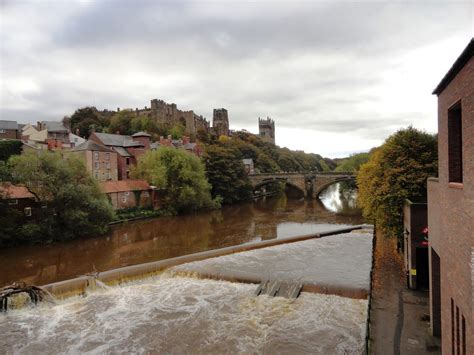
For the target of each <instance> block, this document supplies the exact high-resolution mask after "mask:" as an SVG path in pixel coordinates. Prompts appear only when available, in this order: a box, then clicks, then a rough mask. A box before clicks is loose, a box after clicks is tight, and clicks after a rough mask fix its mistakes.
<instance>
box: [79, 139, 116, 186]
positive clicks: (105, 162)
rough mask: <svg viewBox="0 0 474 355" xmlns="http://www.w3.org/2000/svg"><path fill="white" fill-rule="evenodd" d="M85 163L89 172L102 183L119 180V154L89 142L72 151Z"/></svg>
mask: <svg viewBox="0 0 474 355" xmlns="http://www.w3.org/2000/svg"><path fill="white" fill-rule="evenodd" d="M71 153H73V154H75V155H78V156H79V157H81V158H82V160H83V161H84V163H85V165H86V168H87V171H89V173H90V174H91V175H92V176H93V177H94V178H95V179H96V180H100V181H107V180H113V181H117V180H118V164H117V153H116V152H115V151H114V150H112V149H110V148H107V147H106V146H103V145H102V144H99V143H96V142H94V141H91V140H88V141H85V142H84V143H82V144H79V145H78V146H77V147H75V148H73V149H72V150H71Z"/></svg>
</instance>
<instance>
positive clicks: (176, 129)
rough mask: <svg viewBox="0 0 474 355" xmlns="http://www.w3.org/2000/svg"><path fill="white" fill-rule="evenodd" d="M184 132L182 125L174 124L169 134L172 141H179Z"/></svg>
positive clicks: (184, 128)
mask: <svg viewBox="0 0 474 355" xmlns="http://www.w3.org/2000/svg"><path fill="white" fill-rule="evenodd" d="M185 131H186V127H184V126H183V125H182V124H176V125H174V126H173V127H172V128H171V130H170V134H171V137H172V138H173V139H179V138H181V137H182V136H184V132H185Z"/></svg>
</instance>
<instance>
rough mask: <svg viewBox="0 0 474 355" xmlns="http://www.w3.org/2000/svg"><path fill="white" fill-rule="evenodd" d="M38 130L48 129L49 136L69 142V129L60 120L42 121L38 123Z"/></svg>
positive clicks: (64, 142)
mask: <svg viewBox="0 0 474 355" xmlns="http://www.w3.org/2000/svg"><path fill="white" fill-rule="evenodd" d="M37 128H38V131H43V130H46V131H47V132H48V133H47V138H46V140H48V139H51V140H55V141H61V142H62V143H63V144H69V130H68V129H67V128H66V127H65V126H64V125H63V123H62V122H59V121H41V122H38V124H37Z"/></svg>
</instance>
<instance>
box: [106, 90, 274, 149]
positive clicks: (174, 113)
mask: <svg viewBox="0 0 474 355" xmlns="http://www.w3.org/2000/svg"><path fill="white" fill-rule="evenodd" d="M118 111H120V108H117V112H118ZM104 112H105V113H109V114H110V113H111V112H113V111H104ZM135 114H136V116H137V117H139V116H147V117H150V118H153V119H154V120H156V122H157V123H162V124H166V125H169V126H174V125H176V124H181V125H183V127H185V134H186V135H187V136H196V134H197V133H198V132H199V131H203V132H210V133H212V134H214V135H216V136H228V135H230V134H231V132H230V129H229V114H228V112H227V110H226V109H225V108H218V109H214V112H213V117H212V127H211V125H210V122H209V121H207V120H206V118H205V117H203V116H202V115H197V114H195V113H194V111H192V110H190V111H182V110H179V109H178V107H177V105H176V104H175V103H171V104H168V103H166V102H165V101H163V100H158V99H152V100H151V102H150V107H147V106H145V108H143V109H138V108H136V109H135ZM258 126H259V135H260V137H262V138H263V139H264V140H266V141H268V142H271V143H273V144H275V122H274V121H273V120H272V119H271V118H269V117H267V119H261V118H260V117H259V118H258Z"/></svg>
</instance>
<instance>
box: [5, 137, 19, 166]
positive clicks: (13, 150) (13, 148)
mask: <svg viewBox="0 0 474 355" xmlns="http://www.w3.org/2000/svg"><path fill="white" fill-rule="evenodd" d="M21 146H22V143H21V141H20V140H0V161H4V162H5V161H7V160H8V158H10V157H11V156H12V155H18V154H21Z"/></svg>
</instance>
